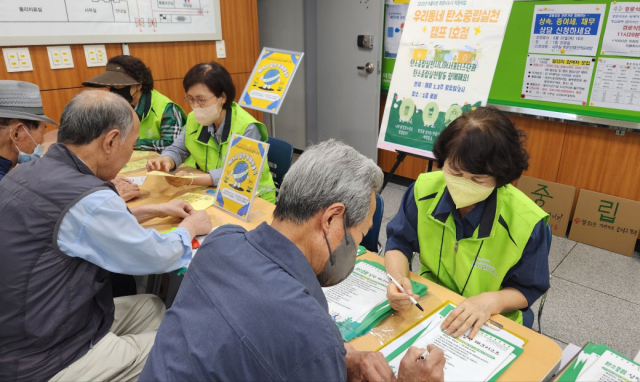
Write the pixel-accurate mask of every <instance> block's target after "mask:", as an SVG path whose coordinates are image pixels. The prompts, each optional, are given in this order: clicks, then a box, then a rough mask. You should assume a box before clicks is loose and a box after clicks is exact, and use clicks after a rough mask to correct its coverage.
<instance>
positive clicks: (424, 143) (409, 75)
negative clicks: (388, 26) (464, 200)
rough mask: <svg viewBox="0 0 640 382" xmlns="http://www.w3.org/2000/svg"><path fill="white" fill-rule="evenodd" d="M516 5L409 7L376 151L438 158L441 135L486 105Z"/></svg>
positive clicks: (474, 1)
mask: <svg viewBox="0 0 640 382" xmlns="http://www.w3.org/2000/svg"><path fill="white" fill-rule="evenodd" d="M512 4H513V1H512V0H492V1H486V0H465V1H457V2H452V1H412V2H410V4H409V9H408V11H407V16H406V19H405V24H404V31H403V34H402V37H401V39H400V47H399V48H398V54H397V56H396V64H395V67H394V70H393V77H392V80H391V85H390V87H389V95H388V98H387V103H386V105H385V110H384V116H383V118H382V124H381V126H380V135H379V138H378V147H379V148H382V149H385V150H391V151H396V150H400V151H405V152H408V153H412V154H415V155H419V156H424V157H433V144H434V143H435V141H436V139H437V138H438V136H439V135H440V132H441V131H442V130H443V129H444V128H445V127H446V126H447V125H449V123H451V121H453V120H454V119H456V118H458V117H459V116H460V115H462V113H465V112H469V111H471V110H474V109H475V108H477V107H479V106H481V105H484V104H486V102H487V98H488V96H489V90H490V89H491V82H492V81H493V74H494V72H495V68H496V64H497V62H498V56H499V55H500V49H501V47H502V40H503V38H504V31H505V29H506V27H507V22H508V20H509V13H510V12H511V6H512Z"/></svg>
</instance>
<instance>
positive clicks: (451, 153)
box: [385, 107, 551, 338]
mask: <svg viewBox="0 0 640 382" xmlns="http://www.w3.org/2000/svg"><path fill="white" fill-rule="evenodd" d="M523 141H524V134H523V133H522V131H520V130H517V129H516V128H515V126H514V125H513V123H512V122H511V121H510V120H509V118H507V117H506V116H505V115H504V114H502V113H501V112H500V111H498V110H497V109H494V108H486V107H480V108H477V109H475V110H474V111H471V112H469V113H465V114H463V115H462V116H460V117H458V118H457V119H456V120H454V121H453V122H452V123H451V124H450V125H449V126H448V127H447V128H445V129H444V130H443V131H442V133H441V134H440V136H439V137H438V140H437V141H436V143H435V145H434V148H433V153H434V156H435V157H436V159H437V160H438V166H439V167H440V168H442V171H436V172H430V173H425V174H422V175H420V176H419V177H418V179H417V180H416V182H415V183H414V184H413V185H412V186H411V187H409V188H408V189H407V191H406V192H405V194H404V197H403V200H402V203H401V206H400V209H399V211H398V214H397V215H396V216H395V217H394V218H393V219H392V220H391V221H390V222H389V223H388V224H387V243H386V254H385V266H386V268H387V271H388V272H389V273H390V274H391V275H392V276H393V277H394V278H396V280H398V282H399V283H400V284H401V285H402V286H403V287H404V289H405V290H406V292H407V293H406V294H405V293H401V291H400V290H399V289H398V288H396V286H394V285H393V284H389V287H388V289H387V296H388V298H389V302H390V304H391V306H392V307H393V308H394V309H396V310H406V309H413V308H412V303H411V301H410V300H409V294H413V292H412V290H411V283H410V282H409V279H408V276H409V263H410V262H411V260H412V257H413V254H414V253H418V254H419V256H420V271H419V274H420V275H421V276H422V277H425V278H427V279H429V280H431V281H433V282H435V283H437V284H439V285H442V286H444V287H446V288H448V289H449V290H451V291H453V292H455V293H458V294H461V295H463V296H464V297H466V300H464V301H463V302H462V303H461V304H460V305H458V307H457V308H456V309H455V310H454V311H452V312H451V314H450V315H449V316H448V317H447V318H446V319H445V320H444V322H443V323H442V329H443V330H446V331H447V334H454V335H455V336H456V337H458V336H460V335H462V334H463V333H465V332H466V331H467V330H468V329H470V328H471V332H470V334H469V337H470V338H474V337H475V335H476V334H477V333H478V331H479V330H480V328H481V327H482V325H483V324H484V323H485V322H486V321H487V320H488V319H489V317H491V315H493V314H503V315H504V316H506V317H508V318H510V319H512V320H514V321H516V322H518V323H520V324H524V325H526V326H528V327H531V325H533V312H532V311H531V309H530V306H531V305H532V304H533V303H534V302H535V301H536V300H537V299H538V298H540V296H542V295H543V294H544V293H545V292H546V291H547V289H549V265H548V256H549V243H550V240H551V236H550V232H549V231H548V228H547V222H548V215H547V213H545V212H544V211H543V210H542V209H540V207H538V206H537V205H536V204H535V203H534V202H533V201H532V200H531V199H529V197H527V196H526V195H525V194H523V193H522V192H521V191H520V190H518V189H517V188H515V187H513V186H512V185H511V183H512V182H513V181H515V180H516V179H518V178H519V177H520V175H521V174H522V172H523V171H524V170H526V169H527V168H528V160H529V155H528V153H527V152H526V150H525V149H524V147H523ZM413 297H414V298H418V296H417V295H413Z"/></svg>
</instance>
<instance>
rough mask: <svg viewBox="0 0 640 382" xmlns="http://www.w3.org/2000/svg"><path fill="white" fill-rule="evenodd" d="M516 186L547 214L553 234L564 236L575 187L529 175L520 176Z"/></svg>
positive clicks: (569, 217)
mask: <svg viewBox="0 0 640 382" xmlns="http://www.w3.org/2000/svg"><path fill="white" fill-rule="evenodd" d="M517 187H518V189H519V190H520V191H522V192H524V193H525V195H527V196H528V197H530V198H531V200H533V201H534V202H536V204H537V205H538V206H539V207H540V208H542V209H543V210H544V211H545V212H546V213H548V214H549V225H550V226H551V231H552V232H553V234H554V235H556V236H561V237H565V236H566V234H567V226H568V225H569V220H570V219H571V216H570V215H571V208H572V207H573V199H574V198H575V196H576V188H575V187H573V186H567V185H565V184H560V183H555V182H549V181H548V180H542V179H537V178H532V177H530V176H521V177H520V179H518V185H517Z"/></svg>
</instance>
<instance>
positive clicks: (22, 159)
mask: <svg viewBox="0 0 640 382" xmlns="http://www.w3.org/2000/svg"><path fill="white" fill-rule="evenodd" d="M22 128H23V129H24V131H25V132H26V133H27V135H28V136H29V138H31V140H32V141H33V143H35V144H36V148H35V149H34V150H33V153H32V154H27V153H25V152H23V151H22V150H20V148H19V147H18V146H17V145H14V146H16V149H18V164H21V163H27V162H31V161H32V160H36V159H39V158H40V157H42V154H43V153H44V146H43V145H39V144H38V143H36V141H35V139H33V137H32V136H31V134H29V132H28V131H27V129H25V128H24V126H23V127H22Z"/></svg>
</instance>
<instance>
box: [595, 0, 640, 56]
mask: <svg viewBox="0 0 640 382" xmlns="http://www.w3.org/2000/svg"><path fill="white" fill-rule="evenodd" d="M602 54H606V55H611V56H630V57H640V3H616V4H611V7H610V8H609V17H608V19H607V28H605V31H604V38H603V39H602Z"/></svg>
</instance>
